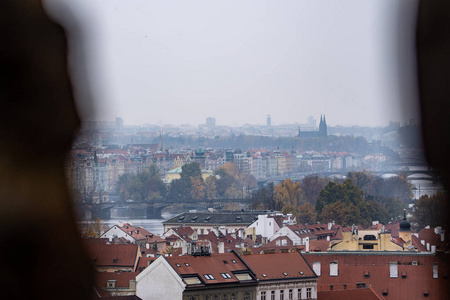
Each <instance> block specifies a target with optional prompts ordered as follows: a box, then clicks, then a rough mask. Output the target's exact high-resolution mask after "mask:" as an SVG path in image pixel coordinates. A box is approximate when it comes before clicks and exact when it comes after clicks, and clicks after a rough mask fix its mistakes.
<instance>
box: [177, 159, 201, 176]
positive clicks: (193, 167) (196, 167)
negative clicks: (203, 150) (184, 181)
mask: <svg viewBox="0 0 450 300" xmlns="http://www.w3.org/2000/svg"><path fill="white" fill-rule="evenodd" d="M180 176H181V178H183V177H188V178H191V177H192V178H201V177H202V169H201V167H200V164H199V163H196V162H191V163H187V164H185V165H183V166H182V167H181V174H180Z"/></svg>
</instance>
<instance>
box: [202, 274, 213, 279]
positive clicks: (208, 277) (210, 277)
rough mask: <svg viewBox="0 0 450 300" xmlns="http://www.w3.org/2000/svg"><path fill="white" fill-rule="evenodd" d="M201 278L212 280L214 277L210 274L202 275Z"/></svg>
mask: <svg viewBox="0 0 450 300" xmlns="http://www.w3.org/2000/svg"><path fill="white" fill-rule="evenodd" d="M203 276H205V278H206V279H208V280H214V276H212V275H211V274H204V275H203Z"/></svg>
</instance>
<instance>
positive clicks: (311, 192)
mask: <svg viewBox="0 0 450 300" xmlns="http://www.w3.org/2000/svg"><path fill="white" fill-rule="evenodd" d="M328 182H330V180H329V179H326V178H322V177H319V176H317V175H310V176H306V177H305V178H303V180H302V182H301V185H300V188H301V189H302V191H303V198H304V200H305V201H306V202H308V203H311V204H312V205H314V204H316V201H317V198H318V197H319V194H320V191H322V190H323V189H324V188H325V186H326V185H327V184H328Z"/></svg>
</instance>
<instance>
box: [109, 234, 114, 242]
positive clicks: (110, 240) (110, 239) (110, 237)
mask: <svg viewBox="0 0 450 300" xmlns="http://www.w3.org/2000/svg"><path fill="white" fill-rule="evenodd" d="M112 239H113V237H112V235H110V236H109V237H108V241H109V242H110V243H111V242H112Z"/></svg>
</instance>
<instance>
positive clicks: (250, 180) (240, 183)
mask: <svg viewBox="0 0 450 300" xmlns="http://www.w3.org/2000/svg"><path fill="white" fill-rule="evenodd" d="M214 174H215V175H216V176H217V177H218V179H217V181H216V187H217V194H218V196H219V197H222V198H229V199H239V198H243V197H244V188H245V189H247V190H249V189H250V188H253V187H255V186H256V179H255V177H254V176H253V175H250V174H245V173H241V171H240V170H239V168H238V167H237V166H236V165H235V164H232V163H230V162H227V163H226V164H225V165H223V166H221V167H218V168H217V169H216V170H215V171H214Z"/></svg>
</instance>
